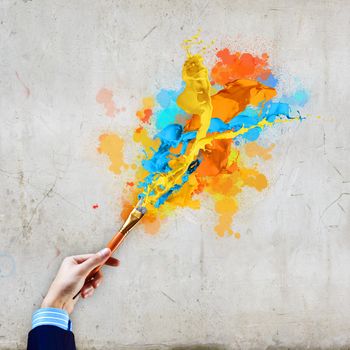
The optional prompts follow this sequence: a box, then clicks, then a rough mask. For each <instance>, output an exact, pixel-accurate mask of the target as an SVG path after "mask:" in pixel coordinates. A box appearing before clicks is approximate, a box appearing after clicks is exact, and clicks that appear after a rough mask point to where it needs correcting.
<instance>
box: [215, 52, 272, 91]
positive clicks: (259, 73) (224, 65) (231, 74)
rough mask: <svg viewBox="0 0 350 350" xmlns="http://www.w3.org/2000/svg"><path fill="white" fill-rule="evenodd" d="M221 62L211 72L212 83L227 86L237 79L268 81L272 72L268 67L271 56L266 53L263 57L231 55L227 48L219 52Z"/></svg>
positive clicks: (236, 53) (238, 53) (241, 54)
mask: <svg viewBox="0 0 350 350" xmlns="http://www.w3.org/2000/svg"><path fill="white" fill-rule="evenodd" d="M216 56H217V57H218V58H219V61H218V62H217V63H216V64H215V65H214V67H213V68H212V70H211V76H212V82H213V83H217V84H220V85H225V84H227V83H229V82H232V81H234V80H236V79H254V80H256V79H258V78H261V79H262V80H265V79H267V77H268V76H269V75H270V73H271V70H270V69H269V66H268V58H269V56H268V55H267V54H266V53H264V54H262V55H261V57H258V56H254V55H252V54H250V53H241V52H235V53H232V54H231V53H230V51H229V49H227V48H225V49H223V50H220V51H218V52H217V54H216Z"/></svg>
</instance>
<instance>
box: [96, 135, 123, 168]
mask: <svg viewBox="0 0 350 350" xmlns="http://www.w3.org/2000/svg"><path fill="white" fill-rule="evenodd" d="M99 141H100V145H99V147H98V148H97V150H98V152H99V153H103V154H106V155H107V156H108V158H109V160H110V162H111V165H110V167H109V170H111V171H112V172H113V173H115V174H120V173H121V168H122V167H123V168H125V169H127V168H128V164H126V163H125V162H124V160H123V149H124V140H123V139H122V138H120V137H119V136H118V135H116V134H114V133H107V134H103V135H101V136H100V137H99Z"/></svg>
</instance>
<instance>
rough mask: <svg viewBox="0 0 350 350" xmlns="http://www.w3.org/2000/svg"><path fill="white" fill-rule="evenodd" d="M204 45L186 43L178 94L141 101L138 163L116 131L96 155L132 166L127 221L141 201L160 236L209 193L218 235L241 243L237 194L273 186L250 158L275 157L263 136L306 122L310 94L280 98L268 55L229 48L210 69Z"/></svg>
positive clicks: (116, 165) (115, 167)
mask: <svg viewBox="0 0 350 350" xmlns="http://www.w3.org/2000/svg"><path fill="white" fill-rule="evenodd" d="M200 43H201V41H200V40H199V37H198V36H194V37H193V38H191V39H190V40H187V41H185V42H184V47H185V49H186V52H187V59H186V61H185V63H184V65H183V71H182V80H183V82H182V84H181V85H180V87H179V89H175V90H169V89H161V90H160V91H159V93H158V94H157V95H156V97H155V99H153V98H152V97H147V98H144V99H143V101H142V108H141V109H140V110H139V111H138V112H137V113H136V117H137V118H138V120H139V122H140V125H139V126H138V127H137V128H136V129H135V131H134V134H133V140H134V142H135V143H138V144H140V145H141V146H142V148H143V151H144V157H143V160H142V161H141V164H140V161H138V160H137V161H136V162H135V163H134V164H130V165H127V164H125V163H124V161H123V160H122V159H123V154H122V153H123V152H122V149H123V143H122V140H121V139H120V138H119V137H118V136H117V135H115V134H109V135H108V136H106V135H102V136H101V137H100V148H99V151H100V152H101V153H105V154H107V155H108V156H109V158H110V160H111V166H110V170H112V171H113V172H115V173H116V174H119V173H120V171H121V170H120V169H121V167H125V168H128V167H129V168H132V169H134V178H133V179H132V181H130V180H128V181H127V187H128V188H129V189H130V191H129V192H128V195H126V196H125V198H124V199H123V210H122V214H121V215H122V217H123V218H125V216H126V215H127V214H128V212H129V211H130V209H131V207H132V205H133V204H134V203H135V202H136V201H137V198H143V202H144V205H145V206H146V207H147V215H146V216H145V217H144V219H143V221H142V223H143V224H144V226H145V229H146V231H148V232H150V233H155V232H157V230H158V229H159V227H160V224H161V221H162V220H164V219H165V218H167V217H168V216H169V215H171V213H172V212H174V210H175V209H176V208H178V207H183V208H185V207H187V208H192V209H199V208H200V206H201V199H202V196H201V194H203V193H207V194H209V195H210V196H211V198H212V199H213V201H214V207H215V211H216V213H217V214H218V221H217V223H216V225H215V231H216V233H217V234H218V235H219V236H224V235H225V234H228V235H234V236H235V237H236V238H240V233H239V232H234V230H233V229H232V224H233V217H234V215H235V214H236V213H237V211H238V209H239V201H238V195H239V194H240V193H241V192H242V191H243V189H244V188H245V187H250V188H254V189H255V190H257V191H263V190H264V189H266V188H267V186H268V180H267V178H266V176H265V175H264V174H263V173H261V172H260V171H259V169H258V166H257V164H256V165H254V166H249V165H248V163H249V162H247V159H250V158H253V157H258V158H259V159H261V160H263V161H267V160H269V159H271V157H272V155H271V152H272V151H273V149H274V147H275V145H274V144H270V145H268V146H262V145H261V144H259V139H260V137H261V135H262V134H263V133H264V130H265V129H267V128H272V127H274V126H275V125H276V124H279V123H285V122H290V121H293V120H294V119H296V120H301V119H302V118H301V117H300V115H299V113H298V110H297V108H299V107H302V106H304V105H305V103H306V102H307V99H308V94H307V92H306V91H305V90H303V89H300V90H298V91H296V92H295V93H294V94H293V95H292V96H285V95H282V96H279V93H278V91H277V89H276V87H277V86H278V80H277V78H276V77H275V76H274V75H273V73H272V69H271V67H270V65H269V62H268V58H269V57H268V55H267V54H266V53H264V54H262V55H261V56H255V55H253V54H251V53H246V52H233V53H231V52H230V50H229V49H228V48H224V49H222V50H218V51H217V52H216V57H217V61H216V62H215V64H214V65H213V67H212V68H211V69H208V68H207V67H206V66H205V64H204V57H203V54H202V53H203V52H205V50H202V51H201V52H200V53H195V54H193V53H192V52H191V51H192V49H193V47H194V46H195V45H198V44H200ZM292 115H296V117H292ZM154 127H155V128H156V133H154ZM101 138H102V139H101ZM131 184H132V185H131Z"/></svg>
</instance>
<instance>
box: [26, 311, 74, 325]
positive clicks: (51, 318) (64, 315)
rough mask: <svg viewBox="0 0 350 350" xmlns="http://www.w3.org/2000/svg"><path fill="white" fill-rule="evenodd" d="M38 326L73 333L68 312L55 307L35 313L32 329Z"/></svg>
mask: <svg viewBox="0 0 350 350" xmlns="http://www.w3.org/2000/svg"><path fill="white" fill-rule="evenodd" d="M38 326H56V327H60V328H62V329H64V330H66V331H72V321H71V320H70V319H69V316H68V312H67V311H65V310H62V309H56V308H53V307H45V308H42V309H39V310H37V311H35V312H34V313H33V317H32V329H33V328H35V327H38Z"/></svg>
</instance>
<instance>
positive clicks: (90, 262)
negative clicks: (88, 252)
mask: <svg viewBox="0 0 350 350" xmlns="http://www.w3.org/2000/svg"><path fill="white" fill-rule="evenodd" d="M111 254H112V252H111V250H110V249H109V248H104V249H102V250H100V251H99V252H98V253H96V254H92V256H90V257H89V258H87V259H86V260H85V261H83V262H82V263H81V264H80V265H79V268H80V271H81V273H82V274H85V275H88V274H89V272H90V271H91V270H93V269H94V268H95V267H97V266H100V265H103V264H104V263H105V262H106V260H107V259H108V258H109V257H110V256H111Z"/></svg>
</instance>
